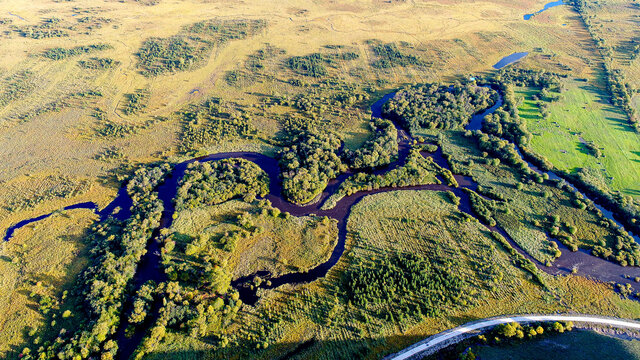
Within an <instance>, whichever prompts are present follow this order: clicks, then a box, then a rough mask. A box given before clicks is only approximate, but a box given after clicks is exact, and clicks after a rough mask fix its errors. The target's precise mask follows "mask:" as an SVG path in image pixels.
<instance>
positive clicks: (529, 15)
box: [524, 0, 565, 25]
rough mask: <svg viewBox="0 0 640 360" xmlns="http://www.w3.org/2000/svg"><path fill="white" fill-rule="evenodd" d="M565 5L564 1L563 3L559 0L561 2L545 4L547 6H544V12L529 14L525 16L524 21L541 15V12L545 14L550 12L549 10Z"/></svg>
mask: <svg viewBox="0 0 640 360" xmlns="http://www.w3.org/2000/svg"><path fill="white" fill-rule="evenodd" d="M564 4H565V2H564V1H562V0H559V1H552V2H550V3H547V4H545V5H544V8H542V10H538V11H536V12H534V13H533V14H527V15H525V16H524V19H525V20H530V19H531V18H532V17H533V16H535V15H536V14H540V13H541V12H543V11H545V10H549V9H551V8H552V7H556V6H559V5H564ZM563 25H564V24H563Z"/></svg>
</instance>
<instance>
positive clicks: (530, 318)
mask: <svg viewBox="0 0 640 360" xmlns="http://www.w3.org/2000/svg"><path fill="white" fill-rule="evenodd" d="M547 321H572V322H581V323H590V324H601V325H609V326H613V327H619V328H631V329H638V330H640V323H638V322H635V321H630V320H624V319H616V318H608V317H598V316H591V315H517V316H509V317H500V318H491V319H487V320H479V321H474V322H470V323H467V324H464V325H462V326H459V327H457V328H453V329H451V330H447V331H444V332H441V333H440V334H436V335H433V336H431V337H429V338H427V339H425V340H423V341H420V342H418V343H416V344H414V345H412V346H410V347H408V348H406V349H404V350H402V351H400V352H398V353H396V354H393V355H390V356H388V357H387V358H386V359H390V360H404V359H409V358H411V357H414V356H417V355H418V354H421V353H425V354H424V355H429V354H428V353H427V352H429V351H430V350H434V349H439V348H440V346H442V345H444V344H448V343H454V342H455V341H451V340H452V339H454V338H455V337H458V336H461V335H465V334H468V333H471V332H474V331H478V330H482V329H486V328H492V327H494V326H496V325H499V324H504V323H510V322H519V323H531V322H547Z"/></svg>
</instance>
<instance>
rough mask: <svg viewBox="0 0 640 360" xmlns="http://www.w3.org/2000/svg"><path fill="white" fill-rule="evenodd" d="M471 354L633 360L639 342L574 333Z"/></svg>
mask: <svg viewBox="0 0 640 360" xmlns="http://www.w3.org/2000/svg"><path fill="white" fill-rule="evenodd" d="M473 352H474V353H475V354H476V356H478V358H479V359H492V360H520V359H522V360H525V359H526V360H579V359H611V360H633V359H640V341H638V340H623V339H619V338H616V337H612V336H607V335H602V334H598V333H596V332H592V331H583V330H576V331H572V332H567V333H564V334H554V335H550V336H546V337H544V338H543V339H536V340H528V341H524V342H522V343H517V344H512V345H505V346H480V347H477V348H473Z"/></svg>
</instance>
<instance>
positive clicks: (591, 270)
mask: <svg viewBox="0 0 640 360" xmlns="http://www.w3.org/2000/svg"><path fill="white" fill-rule="evenodd" d="M394 95H395V93H390V94H387V95H385V96H384V97H383V98H382V99H380V100H378V101H377V102H375V103H374V104H373V105H372V106H371V112H372V116H373V117H381V116H382V106H383V105H384V103H386V102H387V101H388V100H389V99H390V98H392V97H393V96H394ZM501 105H502V97H500V98H499V99H498V101H497V102H496V103H495V104H494V105H493V106H492V107H490V108H488V109H487V110H485V111H484V112H482V113H479V114H476V115H474V116H473V117H472V118H471V121H470V122H469V124H468V126H467V127H466V129H467V130H477V129H481V127H482V120H483V119H484V117H485V116H486V115H488V114H491V113H493V112H494V111H495V110H496V109H497V108H499V107H500V106H501ZM412 141H413V138H412V137H411V136H410V135H409V134H407V133H406V132H405V131H404V130H402V129H401V128H398V159H397V160H396V161H394V162H393V163H391V164H390V165H388V166H387V167H385V168H383V169H378V170H376V171H375V172H376V173H382V172H385V171H388V170H390V169H392V168H394V167H396V166H401V165H402V164H404V162H405V160H406V158H407V156H408V154H409V150H410V148H411V143H412ZM423 156H429V157H431V158H433V160H434V161H435V162H436V163H437V164H439V165H440V166H442V167H444V168H448V163H447V161H446V160H445V159H444V157H443V156H442V151H441V149H438V151H436V152H434V153H423ZM227 158H243V159H246V160H249V161H251V162H254V163H256V164H257V165H259V166H260V167H261V168H262V169H263V170H264V171H265V172H266V173H267V175H268V176H269V194H268V195H267V196H265V198H266V199H267V200H269V201H270V202H271V204H272V206H274V207H276V208H278V209H279V210H280V211H282V212H289V213H290V214H291V215H294V216H305V215H310V214H315V215H317V216H327V217H330V218H333V219H336V220H337V221H338V241H337V244H336V246H335V247H334V249H333V252H332V253H331V256H330V257H329V259H328V260H327V261H326V262H324V263H322V264H320V265H318V266H316V267H315V268H313V269H311V270H309V271H307V272H297V273H287V274H284V275H280V276H276V277H274V276H271V274H269V273H268V272H258V273H256V274H254V275H251V276H246V277H242V278H239V279H236V280H234V281H233V282H232V286H233V287H234V288H236V289H237V290H238V291H239V293H240V298H241V299H242V301H243V302H244V303H246V304H249V305H253V304H255V303H256V302H257V300H258V297H257V295H256V290H255V289H251V287H250V283H251V280H252V279H253V278H254V276H256V275H258V276H260V277H262V278H263V279H265V280H269V281H270V283H269V285H267V283H266V282H262V285H261V287H262V288H265V289H272V288H277V287H279V286H282V285H284V284H297V283H306V282H311V281H314V280H316V279H318V278H321V277H324V276H325V275H326V274H327V273H328V271H329V270H330V269H331V268H332V267H333V266H334V265H335V264H336V263H337V262H338V260H339V259H340V258H341V257H342V254H343V252H344V249H345V240H346V235H347V219H348V218H349V214H350V212H351V208H352V207H353V205H355V204H357V203H358V202H359V201H360V200H361V199H362V198H364V197H365V196H367V195H371V194H375V193H382V192H387V191H394V190H429V191H451V192H453V193H454V194H456V196H458V197H459V198H460V199H461V201H460V205H459V210H460V211H462V212H464V213H467V214H469V215H471V216H473V217H476V216H475V214H474V213H473V211H472V208H471V203H470V200H469V195H468V194H467V193H466V192H465V191H463V189H464V188H468V189H471V190H475V189H477V184H476V183H475V182H474V181H473V180H472V179H471V178H469V177H465V176H461V175H454V176H455V178H456V180H457V181H458V183H459V185H460V186H459V187H450V186H447V185H442V184H433V185H421V186H409V187H402V188H381V189H377V190H371V191H361V192H358V193H356V194H353V195H351V196H345V197H344V198H342V199H341V200H340V201H338V202H337V204H336V206H335V207H334V208H332V209H328V210H322V209H321V205H322V204H323V203H324V201H325V200H326V199H327V198H328V197H329V196H330V195H331V194H333V193H334V192H335V191H336V190H337V189H338V187H339V186H340V184H341V183H342V182H343V181H344V180H345V179H347V178H348V177H349V176H351V175H353V173H352V172H347V173H344V174H341V175H340V176H339V177H338V178H336V179H334V180H332V181H330V182H329V184H328V186H327V187H326V189H325V190H324V191H323V193H322V194H321V196H320V199H319V201H316V202H314V203H313V204H310V205H305V206H299V205H296V204H292V203H290V202H288V201H286V200H284V198H282V196H281V193H282V185H281V182H280V181H279V173H280V169H279V166H278V162H277V160H275V159H274V158H271V157H268V156H266V155H263V154H259V153H254V152H229V153H221V154H213V155H207V156H203V157H198V158H194V159H191V160H188V161H185V162H182V163H179V164H177V165H175V167H174V169H173V171H172V173H171V175H170V176H168V177H167V179H166V180H165V181H164V182H163V183H162V184H161V185H160V186H159V187H158V189H157V191H158V194H159V198H160V200H162V202H163V203H164V211H163V213H162V217H161V221H160V226H159V227H158V228H157V229H156V230H155V232H154V234H153V236H152V238H151V240H149V242H148V244H147V252H146V254H145V255H144V256H143V257H142V259H141V261H140V263H139V265H138V268H137V271H136V274H135V276H134V280H133V288H134V289H137V288H138V287H140V286H141V285H142V284H143V283H145V282H146V281H148V280H154V281H157V282H160V281H165V280H166V278H165V275H164V272H163V270H162V267H161V264H160V260H161V259H160V245H159V243H158V242H157V241H156V238H157V236H158V235H159V233H160V229H164V228H169V227H171V224H172V222H173V214H174V212H175V208H174V205H173V199H174V197H175V195H176V192H177V189H178V184H179V182H180V180H181V179H182V177H183V176H184V172H185V170H186V169H187V166H188V165H189V164H190V163H193V162H196V161H198V162H205V161H216V160H221V159H227ZM530 166H531V167H532V169H534V170H536V171H539V170H538V169H537V168H535V167H534V166H533V165H531V164H530ZM550 176H556V177H557V175H555V174H550ZM131 205H132V201H131V199H130V197H129V196H128V194H127V192H126V188H125V187H122V188H121V189H120V191H119V192H118V195H117V197H116V198H115V199H114V201H113V202H112V203H110V204H109V205H108V206H107V207H105V208H104V209H103V210H101V211H98V207H97V205H96V204H95V203H91V202H87V203H80V204H76V205H71V206H68V207H66V208H64V210H73V209H78V208H84V209H92V210H94V211H96V213H97V214H99V215H100V218H101V219H103V218H106V217H107V216H114V217H116V218H118V219H120V220H126V219H127V218H128V217H129V216H130V214H131V212H130V210H129V209H130V207H131ZM116 209H119V211H116ZM603 210H604V209H603ZM605 211H606V210H605ZM54 213H55V212H54ZM603 213H604V211H603ZM52 214H53V213H50V214H46V215H42V216H39V217H36V218H32V219H27V220H23V221H21V222H19V223H17V224H15V225H13V226H12V227H11V228H9V230H8V231H7V234H6V235H5V240H9V239H10V238H11V236H12V234H13V232H14V231H15V230H17V229H19V228H20V227H22V226H25V225H27V224H30V223H33V222H35V221H38V220H42V219H44V218H46V217H49V216H51V215H52ZM604 215H605V216H607V217H609V216H608V215H612V214H610V213H604ZM610 218H611V219H613V216H611V217H610ZM484 225H485V226H486V228H487V229H488V230H491V231H496V232H498V233H500V234H502V235H503V236H504V237H505V238H506V239H507V240H508V241H509V243H510V244H511V245H512V246H513V247H514V248H515V249H517V251H518V252H520V253H521V254H522V255H524V256H525V257H526V258H528V259H530V260H531V261H533V262H534V263H535V264H536V265H537V266H538V268H539V269H541V270H542V271H544V272H546V273H549V274H553V275H558V274H567V273H569V272H571V270H572V269H573V268H574V267H575V268H577V270H578V272H577V273H578V274H579V275H583V276H587V277H591V278H594V279H597V280H600V281H606V282H608V281H615V282H618V283H629V284H632V285H633V284H635V283H633V281H632V280H631V279H633V278H634V277H636V276H640V267H630V268H625V267H622V266H620V265H617V264H614V263H612V262H609V261H606V260H604V259H601V258H597V257H594V256H592V255H590V254H589V253H587V252H586V251H584V250H579V251H577V252H571V251H569V250H568V249H566V248H564V247H563V246H562V245H561V244H559V246H560V248H561V249H562V250H563V251H562V256H560V257H559V258H558V259H556V261H555V262H554V263H553V265H552V266H551V267H547V266H544V265H543V264H541V263H540V262H538V261H536V260H535V259H533V258H532V257H531V256H530V255H528V254H527V253H526V252H524V251H523V250H522V249H521V248H520V247H519V246H518V245H517V244H516V243H515V242H514V241H513V239H512V238H511V237H510V236H509V235H508V234H507V232H505V231H504V230H503V229H501V228H499V227H490V226H488V225H487V224H484ZM625 275H628V277H625ZM154 308H155V311H153V313H156V312H157V309H158V307H157V306H156V307H154ZM130 309H131V304H130V303H126V304H125V305H124V310H123V313H122V316H123V320H124V319H125V318H126V314H128V312H129V311H130ZM151 318H153V317H151ZM124 323H125V322H124V321H122V322H121V324H124ZM124 330H125V329H124V326H120V327H119V329H118V330H117V332H116V335H115V337H116V340H117V342H118V344H119V353H118V357H119V358H121V359H127V358H129V357H130V356H131V354H132V353H133V351H134V350H135V349H136V347H137V346H138V345H139V344H140V342H141V341H142V338H143V336H144V334H145V332H146V331H138V332H136V333H135V334H134V336H133V337H130V338H129V337H126V336H125V335H124Z"/></svg>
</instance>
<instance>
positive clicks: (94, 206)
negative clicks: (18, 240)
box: [3, 202, 98, 241]
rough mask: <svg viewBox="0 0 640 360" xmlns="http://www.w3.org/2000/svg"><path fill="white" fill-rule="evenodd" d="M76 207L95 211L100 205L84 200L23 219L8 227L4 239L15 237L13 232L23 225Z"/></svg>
mask: <svg viewBox="0 0 640 360" xmlns="http://www.w3.org/2000/svg"><path fill="white" fill-rule="evenodd" d="M75 209H90V210H93V211H94V212H95V211H97V210H98V205H97V204H96V203H93V202H83V203H79V204H74V205H70V206H67V207H64V208H62V209H60V210H56V211H53V212H50V213H48V214H44V215H40V216H36V217H33V218H31V219H26V220H22V221H20V222H18V223H16V224H14V225H11V226H10V227H9V228H8V229H7V232H6V233H5V234H4V238H3V239H4V241H9V240H11V238H12V237H13V233H14V232H15V231H16V230H18V229H20V228H21V227H24V226H27V225H29V224H32V223H34V222H37V221H40V220H44V219H46V218H48V217H50V216H51V215H53V214H55V213H59V212H60V211H64V210H75Z"/></svg>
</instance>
